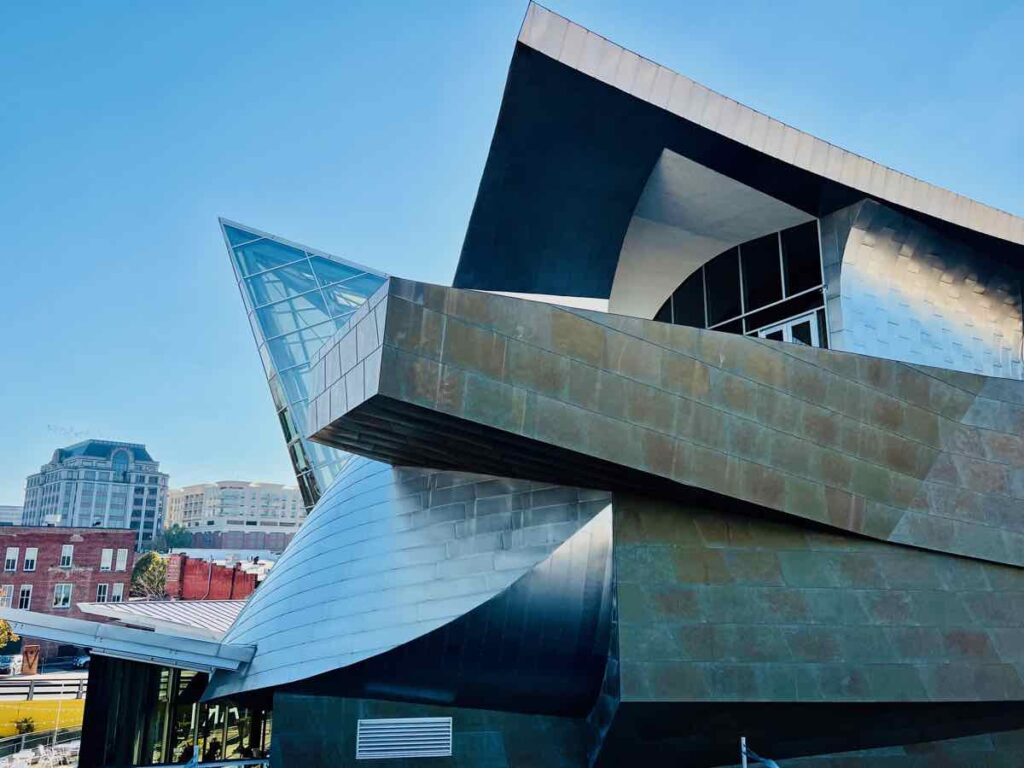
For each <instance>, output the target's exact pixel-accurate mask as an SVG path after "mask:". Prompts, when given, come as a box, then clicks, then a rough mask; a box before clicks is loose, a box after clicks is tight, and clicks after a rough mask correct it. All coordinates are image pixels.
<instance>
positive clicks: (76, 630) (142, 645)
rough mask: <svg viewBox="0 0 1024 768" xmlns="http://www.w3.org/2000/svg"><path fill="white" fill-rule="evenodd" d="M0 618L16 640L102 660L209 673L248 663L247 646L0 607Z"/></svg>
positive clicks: (249, 657) (248, 648) (248, 647)
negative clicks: (74, 648)
mask: <svg viewBox="0 0 1024 768" xmlns="http://www.w3.org/2000/svg"><path fill="white" fill-rule="evenodd" d="M0 619H4V620H5V621H7V622H8V623H9V624H10V625H11V629H13V630H14V631H15V632H17V633H18V634H19V635H24V636H28V637H38V638H41V639H43V640H52V641H54V642H57V643H68V644H70V645H78V646H81V647H83V648H88V649H89V650H90V651H91V652H92V653H95V654H99V655H101V656H112V657H115V658H120V659H130V660H132V661H141V662H145V663H148V664H161V665H164V666H169V667H181V668H183V669H195V670H199V671H206V672H212V671H213V670H216V669H221V670H237V669H239V668H240V667H242V666H243V665H245V664H248V663H249V661H250V659H252V655H253V652H254V651H255V649H254V648H253V647H252V646H248V645H227V644H224V643H220V642H217V641H213V640H203V639H199V638H195V637H189V636H187V635H182V634H176V633H173V632H157V631H149V630H144V629H132V628H129V627H119V626H117V625H116V624H100V623H99V622H96V621H84V620H82V619H71V618H68V617H66V616H51V615H50V614H48V613H37V612H35V611H21V610H17V609H15V608H0Z"/></svg>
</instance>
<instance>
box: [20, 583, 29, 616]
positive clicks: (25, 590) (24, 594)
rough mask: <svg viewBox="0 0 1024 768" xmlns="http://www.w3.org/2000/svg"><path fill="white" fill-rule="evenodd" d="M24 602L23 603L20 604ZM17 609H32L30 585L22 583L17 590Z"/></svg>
mask: <svg viewBox="0 0 1024 768" xmlns="http://www.w3.org/2000/svg"><path fill="white" fill-rule="evenodd" d="M22 603H24V605H22ZM18 609H19V610H22V611H31V610H32V585H31V584H22V585H21V589H20V590H18Z"/></svg>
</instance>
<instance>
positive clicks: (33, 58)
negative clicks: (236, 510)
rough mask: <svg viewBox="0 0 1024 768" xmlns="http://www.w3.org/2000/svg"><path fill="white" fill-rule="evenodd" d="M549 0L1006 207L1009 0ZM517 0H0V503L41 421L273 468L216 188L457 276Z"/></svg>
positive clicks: (324, 236)
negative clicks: (222, 233) (26, 0)
mask: <svg viewBox="0 0 1024 768" xmlns="http://www.w3.org/2000/svg"><path fill="white" fill-rule="evenodd" d="M551 7H552V8H553V9H554V10H556V11H558V12H560V13H562V14H564V15H566V16H569V17H570V18H572V19H573V20H575V21H577V22H579V23H581V24H583V25H584V26H587V27H590V28H591V29H594V30H596V31H598V32H600V33H602V34H604V35H606V36H608V37H610V38H612V39H613V40H615V41H616V42H618V43H620V44H621V45H624V46H626V47H628V48H631V49H633V50H635V51H637V52H638V53H640V54H642V55H644V56H647V57H649V58H652V59H654V60H656V61H658V62H660V63H662V64H664V65H666V66H669V67H671V68H672V69H675V70H677V71H679V72H682V73H684V74H686V75H689V76H690V77H693V78H695V79H697V80H700V81H701V82H703V83H704V84H706V85H708V86H709V87H711V88H714V89H715V90H718V91H721V92H723V93H726V94H728V95H730V96H732V97H733V98H736V99H739V100H740V101H742V102H744V103H746V104H748V105H750V106H753V107H755V108H757V109H759V110H762V111H764V112H767V113H769V114H771V115H772V116H774V117H776V118H778V119H780V120H783V121H785V122H788V123H790V124H791V125H795V126H796V127H798V128H801V129H803V130H806V131H809V132H811V133H813V134H815V135H817V136H820V137H822V138H824V139H827V140H829V141H832V142H834V143H836V144H839V145H840V146H843V147H845V148H847V149H850V150H853V151H855V152H859V153H861V154H864V155H867V156H868V157H870V158H872V159H874V160H877V161H879V162H882V163H885V164H887V165H890V166H893V167H895V168H897V169H899V170H901V171H905V172H908V173H911V174H913V175H915V176H918V177H920V178H923V179H925V180H927V181H931V182H934V183H937V184H940V185H942V186H946V187H950V188H952V189H954V190H956V191H958V192H961V193H963V194H966V195H968V196H971V197H975V198H977V199H979V200H982V201H983V202H987V203H990V204H992V205H995V206H997V207H999V208H1003V209H1005V210H1008V211H1010V212H1012V213H1016V214H1024V185H1022V184H1021V179H1022V178H1024V88H1022V87H1021V81H1022V75H1024V63H1022V62H1024V57H1021V55H1020V34H1019V33H1020V30H1021V29H1024V4H1021V3H1019V2H1015V3H1014V2H999V1H998V0H986V2H984V3H963V2H959V3H952V2H942V1H941V0H934V1H933V2H927V3H925V2H905V3H891V2H877V1H875V2H857V3H842V4H838V3H821V2H820V0H816V1H815V2H813V3H812V2H792V3H767V2H763V1H762V2H744V1H743V0H730V2H721V0H715V1H714V2H704V1H703V0H697V1H694V2H685V3H680V2H677V1H676V0H631V2H629V3H624V2H607V1H604V0H594V1H592V2H587V1H585V0H565V2H556V3H552V4H551ZM525 8H526V3H525V2H522V1H521V0H515V1H514V2H490V1H485V2H466V3H456V2H436V1H435V2H417V3H412V2H351V3H342V2H324V3H303V2H296V1H295V0H290V1H289V2H247V3H241V2H237V3H234V2H218V3H208V2H187V0H181V1H179V2H174V3H138V2H118V1H117V0H104V2H102V3H86V2H78V3H74V2H68V3H24V4H19V3H18V2H15V3H13V4H12V3H5V4H4V5H3V7H2V8H0V72H3V73H4V77H3V85H2V87H0V267H2V273H0V274H2V275H3V278H2V279H0V407H2V409H3V410H2V414H3V415H2V417H0V418H2V422H0V423H2V425H3V427H2V429H0V438H2V439H0V503H21V500H22V496H23V487H24V479H25V476H26V475H27V474H29V473H30V472H33V471H35V470H36V469H37V468H38V466H39V465H40V464H42V463H43V462H45V461H46V460H47V459H48V458H49V455H50V453H51V452H52V451H53V449H54V448H56V447H58V446H61V445H66V444H70V443H72V442H75V441H76V440H79V439H82V438H83V437H87V436H91V437H107V438H112V439H120V440H132V441H139V442H144V443H146V444H147V446H148V447H149V448H150V450H151V451H152V453H153V454H154V455H155V456H156V458H157V459H159V460H160V461H161V462H162V464H163V468H164V469H165V470H166V471H168V472H170V474H171V482H172V484H173V485H180V484H186V483H191V482H201V481H207V480H218V479H227V478H240V479H252V480H269V481H280V482H293V478H292V477H291V474H290V468H289V465H288V461H287V457H286V455H285V450H284V447H283V443H282V440H281V436H280V433H279V429H278V426H277V424H276V420H275V419H274V417H273V411H272V407H271V404H270V398H269V394H268V393H267V389H266V384H265V381H264V380H263V377H262V372H261V369H260V363H259V359H258V356H257V354H256V351H255V348H254V346H253V343H252V340H251V336H250V332H249V329H248V326H247V323H246V320H245V317H244V313H243V311H242V307H241V301H240V299H239V297H238V295H237V290H236V288H235V285H234V283H233V281H232V277H231V270H230V267H229V264H228V261H227V257H226V254H225V251H224V246H223V242H222V240H221V238H220V235H219V231H218V227H217V216H218V215H223V216H226V217H228V218H232V219H235V220H238V221H241V222H246V223H249V224H251V225H253V226H256V227H259V228H261V229H264V230H268V231H270V232H275V233H277V234H280V235H282V236H284V237H287V238H290V239H293V240H297V241H299V242H304V243H307V244H309V245H312V246H315V247H318V248H321V249H323V250H326V251H329V252H332V253H337V254H339V255H341V256H345V257H347V258H350V259H353V260H355V261H359V262H363V263H367V264H371V265H373V266H376V267H378V268H380V269H382V270H384V271H387V272H392V273H397V274H401V275H404V276H407V277H412V278H416V279H422V280H428V281H433V282H441V283H445V282H449V281H450V280H451V276H452V274H453V271H454V268H455V262H456V259H457V256H458V252H459V248H460V246H461V243H462V236H463V233H464V230H465V224H466V220H467V217H468V215H469V211H470V207H471V205H472V201H473V197H474V195H475V192H476V186H477V184H478V182H479V179H480V174H481V171H482V168H483V163H484V158H485V156H486V152H487V147H488V144H489V141H490V137H491V132H492V130H493V127H494V120H495V118H496V115H497V110H498V105H499V101H500V98H501V92H502V87H503V84H504V78H505V73H506V70H507V66H508V61H509V57H510V55H511V53H512V47H513V43H514V40H515V36H516V33H517V31H518V28H519V24H520V22H521V20H522V17H523V14H524V12H525Z"/></svg>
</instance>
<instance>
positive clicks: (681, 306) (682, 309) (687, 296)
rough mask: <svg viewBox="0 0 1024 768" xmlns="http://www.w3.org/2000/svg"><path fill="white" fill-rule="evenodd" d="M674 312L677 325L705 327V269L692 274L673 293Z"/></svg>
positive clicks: (673, 320)
mask: <svg viewBox="0 0 1024 768" xmlns="http://www.w3.org/2000/svg"><path fill="white" fill-rule="evenodd" d="M672 314H673V319H672V322H674V323H675V324H676V325H689V326H693V327H695V328H703V327H704V270H703V269H698V270H697V271H696V272H694V273H693V274H692V275H690V276H689V277H688V278H686V280H684V281H683V284H682V285H680V286H679V287H678V288H676V290H675V293H673V294H672Z"/></svg>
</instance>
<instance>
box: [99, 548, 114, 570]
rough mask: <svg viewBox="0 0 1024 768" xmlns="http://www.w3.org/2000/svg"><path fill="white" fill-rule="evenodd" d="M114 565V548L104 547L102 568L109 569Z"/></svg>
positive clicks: (101, 553)
mask: <svg viewBox="0 0 1024 768" xmlns="http://www.w3.org/2000/svg"><path fill="white" fill-rule="evenodd" d="M113 566H114V550H112V549H109V548H106V547H104V548H103V550H101V551H100V570H101V571H109V570H110V569H111V568H113Z"/></svg>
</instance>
